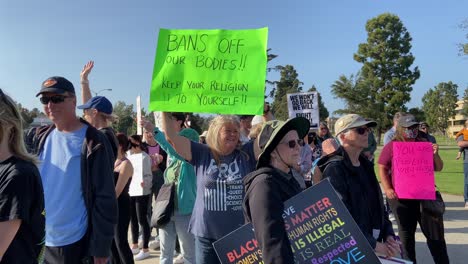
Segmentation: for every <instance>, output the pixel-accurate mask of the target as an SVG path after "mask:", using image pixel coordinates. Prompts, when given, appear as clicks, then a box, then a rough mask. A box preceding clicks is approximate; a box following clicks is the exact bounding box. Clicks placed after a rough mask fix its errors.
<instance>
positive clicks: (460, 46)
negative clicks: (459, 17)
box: [458, 19, 468, 55]
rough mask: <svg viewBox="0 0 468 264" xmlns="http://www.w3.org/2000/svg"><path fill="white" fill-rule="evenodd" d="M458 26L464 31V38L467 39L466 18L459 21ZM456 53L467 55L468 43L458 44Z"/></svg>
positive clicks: (467, 20)
mask: <svg viewBox="0 0 468 264" xmlns="http://www.w3.org/2000/svg"><path fill="white" fill-rule="evenodd" d="M459 26H460V28H461V29H462V30H463V31H465V32H466V33H465V38H466V40H467V41H468V19H465V20H464V21H463V22H462V23H460V25H459ZM458 53H459V54H460V55H468V43H460V44H458Z"/></svg>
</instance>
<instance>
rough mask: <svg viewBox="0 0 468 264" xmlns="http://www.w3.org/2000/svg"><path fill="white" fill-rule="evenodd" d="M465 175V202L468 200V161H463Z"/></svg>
mask: <svg viewBox="0 0 468 264" xmlns="http://www.w3.org/2000/svg"><path fill="white" fill-rule="evenodd" d="M463 175H464V176H465V182H464V186H465V188H464V190H463V196H464V197H465V203H466V202H468V163H463Z"/></svg>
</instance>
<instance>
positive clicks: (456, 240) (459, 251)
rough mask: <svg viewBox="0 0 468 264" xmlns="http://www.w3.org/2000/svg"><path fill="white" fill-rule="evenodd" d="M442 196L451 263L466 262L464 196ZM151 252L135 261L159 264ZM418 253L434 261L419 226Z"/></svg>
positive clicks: (467, 212)
mask: <svg viewBox="0 0 468 264" xmlns="http://www.w3.org/2000/svg"><path fill="white" fill-rule="evenodd" d="M442 196H443V199H444V201H445V205H446V212H445V215H444V224H445V240H446V241H447V248H448V254H449V257H450V263H453V264H466V263H468V209H465V208H464V202H463V196H457V195H450V194H442ZM393 229H394V230H395V232H397V231H398V227H397V225H396V222H395V221H393ZM129 237H130V236H129ZM150 252H151V257H150V258H148V259H145V260H142V261H135V263H141V264H155V263H157V264H159V251H154V250H150ZM416 255H417V260H418V263H420V264H430V263H434V261H433V260H432V256H431V253H430V252H429V249H428V248H427V245H426V238H425V237H424V235H423V234H422V233H421V229H420V228H419V226H418V230H417V233H416ZM200 264H204V263H200Z"/></svg>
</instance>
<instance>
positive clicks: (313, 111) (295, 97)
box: [286, 92, 320, 129]
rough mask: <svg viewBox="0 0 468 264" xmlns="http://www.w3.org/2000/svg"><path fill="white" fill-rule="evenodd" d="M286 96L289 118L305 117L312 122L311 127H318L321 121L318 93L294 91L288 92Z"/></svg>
mask: <svg viewBox="0 0 468 264" xmlns="http://www.w3.org/2000/svg"><path fill="white" fill-rule="evenodd" d="M286 97H287V99H288V113H289V118H294V117H299V116H301V117H305V118H307V119H308V120H309V122H310V128H314V129H318V125H319V122H320V119H319V106H318V93H317V92H307V93H293V94H287V95H286Z"/></svg>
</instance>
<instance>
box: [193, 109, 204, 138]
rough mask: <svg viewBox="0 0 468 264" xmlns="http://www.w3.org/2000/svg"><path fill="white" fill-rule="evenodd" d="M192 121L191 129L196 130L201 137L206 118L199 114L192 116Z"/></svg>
mask: <svg viewBox="0 0 468 264" xmlns="http://www.w3.org/2000/svg"><path fill="white" fill-rule="evenodd" d="M190 121H191V124H190V127H191V128H193V129H195V130H196V131H197V132H198V133H199V134H200V135H201V133H203V124H204V122H205V118H203V116H201V115H199V114H191V116H190Z"/></svg>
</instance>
